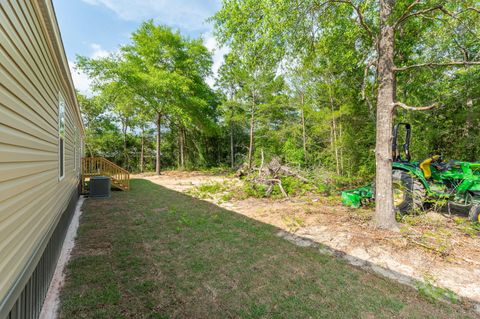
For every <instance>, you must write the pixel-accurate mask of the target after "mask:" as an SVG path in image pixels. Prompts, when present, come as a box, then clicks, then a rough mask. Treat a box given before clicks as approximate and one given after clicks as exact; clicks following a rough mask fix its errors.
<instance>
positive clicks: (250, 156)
mask: <svg viewBox="0 0 480 319" xmlns="http://www.w3.org/2000/svg"><path fill="white" fill-rule="evenodd" d="M255 103H256V101H255V95H253V98H252V107H251V112H250V113H251V115H250V145H249V147H248V168H249V169H252V161H253V132H254V126H255Z"/></svg>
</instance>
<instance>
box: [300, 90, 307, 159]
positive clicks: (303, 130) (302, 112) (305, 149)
mask: <svg viewBox="0 0 480 319" xmlns="http://www.w3.org/2000/svg"><path fill="white" fill-rule="evenodd" d="M300 97H301V105H302V109H301V116H302V143H303V159H304V161H305V164H307V161H308V155H307V133H306V129H305V111H304V109H305V100H304V94H303V92H302V93H301V95H300Z"/></svg>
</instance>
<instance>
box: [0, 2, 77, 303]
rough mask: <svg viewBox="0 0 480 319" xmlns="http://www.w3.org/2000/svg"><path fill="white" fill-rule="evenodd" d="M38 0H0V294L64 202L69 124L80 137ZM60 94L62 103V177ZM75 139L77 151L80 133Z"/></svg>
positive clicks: (70, 175) (68, 190) (56, 45)
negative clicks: (61, 174)
mask: <svg viewBox="0 0 480 319" xmlns="http://www.w3.org/2000/svg"><path fill="white" fill-rule="evenodd" d="M42 2H43V1H40V0H38V1H30V0H0V22H1V23H0V79H1V81H0V301H1V300H3V299H4V298H5V296H6V295H7V293H8V291H9V290H10V289H11V288H12V287H13V285H14V283H15V281H16V280H17V279H18V277H19V276H20V274H21V272H22V271H23V270H24V269H25V267H26V266H27V264H28V261H29V259H31V257H32V254H33V252H34V251H35V250H36V248H37V246H38V245H39V244H40V243H41V242H42V240H43V239H44V238H45V236H46V234H47V231H48V230H49V229H51V228H52V226H54V225H53V223H54V222H55V221H56V220H57V218H58V217H59V215H60V214H61V213H62V212H63V211H64V210H65V209H66V208H67V205H68V201H69V199H70V196H71V194H72V192H73V191H75V189H76V187H77V183H78V171H75V170H74V167H75V166H74V165H75V164H74V160H75V157H74V141H75V131H76V132H77V134H78V135H79V138H80V137H81V134H82V132H83V130H82V124H81V119H80V118H79V112H78V109H77V104H76V100H75V96H74V95H73V92H74V91H73V88H72V87H71V79H69V78H68V77H69V73H68V72H69V71H68V70H65V68H66V60H65V57H64V55H63V54H64V53H63V48H62V47H61V42H57V41H56V40H58V39H56V38H55V37H56V36H57V35H56V33H55V30H56V27H57V26H56V21H55V19H54V17H52V16H50V19H49V20H48V21H45V20H44V17H45V11H41V10H42V9H43V10H45V8H47V12H49V13H50V14H51V13H52V8H51V3H50V1H49V0H47V1H45V3H42ZM42 5H43V7H42ZM49 26H50V27H51V28H52V29H53V30H54V32H53V34H52V29H48V27H49ZM59 52H60V53H59ZM59 55H60V56H59ZM60 94H61V95H62V96H63V98H64V99H65V102H66V112H65V177H64V178H63V179H62V180H61V181H59V154H58V151H59V147H58V143H59V140H58V103H59V97H60ZM75 127H77V129H75ZM77 144H78V145H77V152H79V148H80V144H81V140H80V139H79V141H78V143H77Z"/></svg>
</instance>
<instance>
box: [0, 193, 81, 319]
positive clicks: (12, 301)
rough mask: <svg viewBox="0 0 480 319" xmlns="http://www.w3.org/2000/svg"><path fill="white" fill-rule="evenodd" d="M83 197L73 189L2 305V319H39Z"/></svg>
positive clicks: (0, 309) (0, 318)
mask: <svg viewBox="0 0 480 319" xmlns="http://www.w3.org/2000/svg"><path fill="white" fill-rule="evenodd" d="M79 195H80V192H79V188H78V187H77V188H75V189H73V191H72V195H71V196H70V201H69V204H68V207H67V209H66V210H65V211H64V212H63V213H62V214H61V215H60V216H59V217H58V219H57V221H56V223H54V224H53V226H52V228H51V229H50V231H49V232H48V233H47V236H45V239H44V240H43V242H42V243H40V244H39V245H38V249H37V252H36V253H35V254H33V256H31V258H30V262H29V263H28V264H27V266H26V267H25V268H24V270H23V272H22V275H21V276H20V277H19V278H18V279H17V281H16V283H15V285H14V286H13V287H12V288H11V289H10V291H9V293H8V295H7V296H6V298H5V299H4V300H3V301H1V303H0V319H4V318H5V319H36V318H38V317H39V315H40V311H41V310H42V305H43V302H44V300H45V296H46V294H47V291H48V287H49V285H50V281H51V280H52V277H53V274H54V272H55V267H56V265H57V261H58V257H59V256H60V252H61V249H62V245H63V241H64V239H65V235H66V232H67V229H68V226H69V225H70V221H71V220H72V217H73V214H74V212H75V206H76V203H77V201H78V198H79Z"/></svg>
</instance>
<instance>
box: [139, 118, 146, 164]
mask: <svg viewBox="0 0 480 319" xmlns="http://www.w3.org/2000/svg"><path fill="white" fill-rule="evenodd" d="M144 169H145V128H144V127H143V126H142V136H141V148H140V173H143V171H144Z"/></svg>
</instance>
